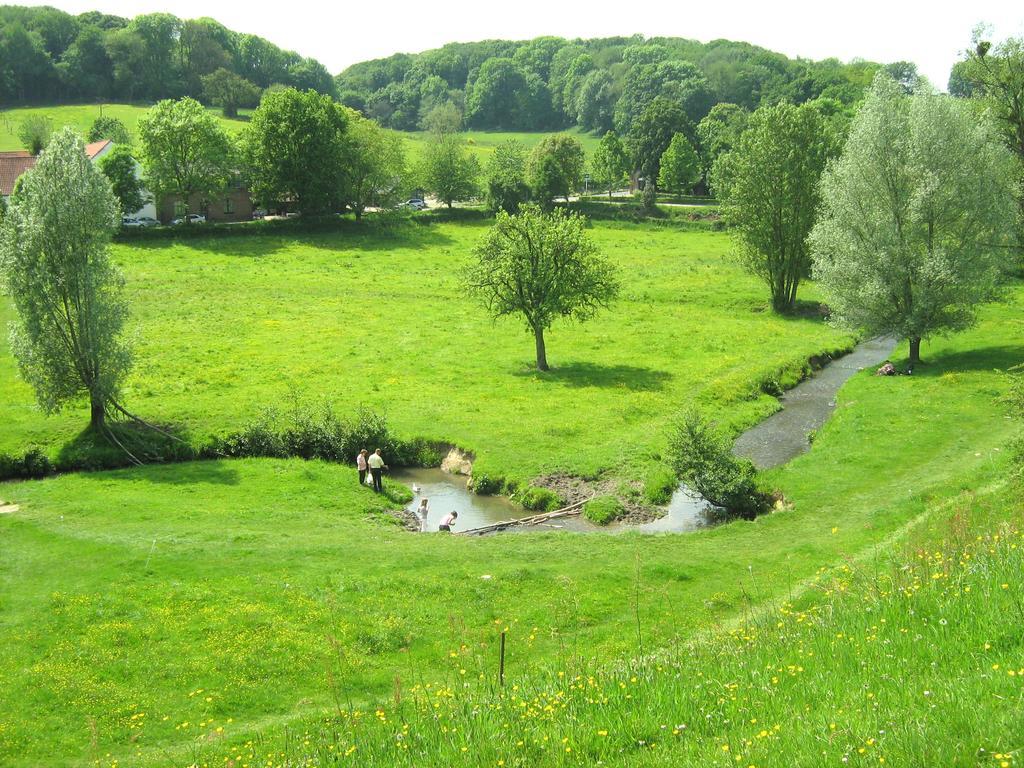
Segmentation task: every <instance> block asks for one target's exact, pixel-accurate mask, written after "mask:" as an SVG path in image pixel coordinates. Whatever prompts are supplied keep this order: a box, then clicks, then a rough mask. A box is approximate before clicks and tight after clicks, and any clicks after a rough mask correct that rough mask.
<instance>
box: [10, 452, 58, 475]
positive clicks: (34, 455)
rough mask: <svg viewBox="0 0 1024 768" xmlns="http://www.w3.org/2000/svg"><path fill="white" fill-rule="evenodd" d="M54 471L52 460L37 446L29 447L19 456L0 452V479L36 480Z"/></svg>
mask: <svg viewBox="0 0 1024 768" xmlns="http://www.w3.org/2000/svg"><path fill="white" fill-rule="evenodd" d="M55 471H56V467H54V465H53V462H51V461H50V458H49V457H48V456H47V455H46V454H45V453H43V452H42V451H41V450H39V449H38V448H29V449H28V450H27V451H25V453H24V454H22V455H21V456H10V455H8V454H6V453H0V480H38V479H39V478H41V477H46V476H47V475H52V474H53V473H54V472H55Z"/></svg>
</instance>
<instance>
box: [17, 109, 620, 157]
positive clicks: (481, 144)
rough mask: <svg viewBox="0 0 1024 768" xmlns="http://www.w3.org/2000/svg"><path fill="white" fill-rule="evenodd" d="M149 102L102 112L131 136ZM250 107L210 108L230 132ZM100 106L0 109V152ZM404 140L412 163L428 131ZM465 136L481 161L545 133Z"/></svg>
mask: <svg viewBox="0 0 1024 768" xmlns="http://www.w3.org/2000/svg"><path fill="white" fill-rule="evenodd" d="M147 109H148V106H144V105H140V106H136V105H131V104H104V105H103V107H102V114H103V115H105V116H107V117H116V118H118V119H119V120H121V121H122V122H123V123H124V124H125V126H126V127H127V128H128V130H129V131H130V132H131V134H132V135H133V136H135V135H137V134H136V131H137V126H138V122H139V118H140V117H141V116H142V115H144V114H145V113H146V110H147ZM250 111H251V110H241V112H240V116H239V118H237V119H232V118H225V117H222V116H221V111H220V110H219V109H217V108H213V107H211V108H210V112H212V113H213V114H215V115H216V116H217V117H218V118H219V120H220V123H221V125H223V126H224V128H225V129H226V130H227V131H228V132H229V133H238V132H239V131H241V130H242V128H243V127H244V126H245V123H246V116H247V113H248V112H250ZM100 113H101V108H100V105H98V104H80V105H61V106H52V107H19V108H15V109H7V110H3V111H0V152H6V151H9V150H14V149H22V146H21V140H20V139H19V138H18V129H19V127H20V126H21V122H22V120H24V119H25V118H26V117H27V116H29V115H45V116H46V117H49V118H50V119H51V120H53V123H54V126H55V127H57V128H59V127H61V126H64V125H71V126H73V127H74V128H75V129H77V130H78V131H80V132H81V133H83V134H84V133H86V132H87V131H88V130H89V126H90V125H92V122H93V120H95V119H96V118H97V117H99V116H100ZM568 133H570V134H571V135H573V136H575V137H576V138H577V139H579V140H580V142H581V143H582V144H583V148H584V150H585V151H586V153H587V156H588V157H589V156H590V154H591V153H592V152H593V151H594V149H595V148H596V147H597V143H598V141H599V140H600V137H597V136H591V135H590V134H588V133H585V132H583V131H580V130H578V129H572V130H571V131H568ZM400 135H401V136H403V137H404V138H405V141H406V153H407V155H406V159H407V160H408V161H409V163H410V164H412V163H415V162H416V161H417V160H418V159H419V157H420V156H421V155H422V153H423V147H424V145H425V143H426V141H427V134H425V133H421V132H416V133H404V132H403V133H401V134H400ZM462 135H463V136H464V137H465V140H466V145H467V146H468V147H469V149H470V151H471V152H472V153H473V154H474V155H476V156H477V158H478V159H479V160H480V162H481V163H482V162H484V161H485V160H486V159H487V158H488V157H489V156H490V154H491V153H492V152H493V151H494V148H495V147H496V146H498V145H499V144H500V143H502V142H503V141H506V140H507V139H517V140H519V141H521V142H522V143H523V145H524V146H526V147H527V148H532V147H534V146H536V144H537V143H538V142H540V140H541V139H542V138H544V137H545V136H547V135H548V134H546V133H501V132H496V131H467V132H466V133H464V134H462Z"/></svg>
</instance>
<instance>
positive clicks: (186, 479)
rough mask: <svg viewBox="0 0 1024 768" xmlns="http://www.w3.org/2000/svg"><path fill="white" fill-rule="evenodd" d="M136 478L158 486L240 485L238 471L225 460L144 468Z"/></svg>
mask: <svg viewBox="0 0 1024 768" xmlns="http://www.w3.org/2000/svg"><path fill="white" fill-rule="evenodd" d="M134 476H135V477H138V478H139V479H141V480H146V481H147V482H150V483H154V484H157V485H200V484H206V485H238V484H239V483H240V480H239V475H238V470H237V469H235V467H233V466H231V462H230V461H229V460H225V459H214V460H205V461H193V462H189V463H188V464H161V465H159V466H151V467H144V468H142V469H140V470H137V471H136V472H135V475H134Z"/></svg>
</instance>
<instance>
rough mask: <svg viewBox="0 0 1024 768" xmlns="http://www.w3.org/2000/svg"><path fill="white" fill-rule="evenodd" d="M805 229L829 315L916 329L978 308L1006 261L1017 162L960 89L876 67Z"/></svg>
mask: <svg viewBox="0 0 1024 768" xmlns="http://www.w3.org/2000/svg"><path fill="white" fill-rule="evenodd" d="M822 191H823V203H824V205H823V212H822V217H821V220H820V221H819V222H818V223H817V225H815V227H814V231H813V233H812V235H811V237H810V244H811V248H812V250H813V253H814V275H815V278H816V279H817V280H818V282H819V284H820V286H821V288H822V290H823V292H824V293H825V296H826V299H827V301H828V303H829V306H830V308H831V309H832V312H833V316H834V317H835V318H836V319H837V320H839V321H840V322H842V323H844V324H846V325H849V326H851V327H854V328H863V329H865V330H866V331H867V332H869V333H878V334H880V333H886V334H892V335H895V336H897V337H899V338H903V339H908V340H909V341H910V362H911V364H916V363H918V362H919V360H920V350H921V340H922V339H926V338H928V337H929V336H931V335H934V334H942V333H947V332H950V331H956V330H960V329H963V328H966V327H968V326H970V325H971V324H972V323H973V322H974V320H975V314H976V312H977V308H978V304H979V303H980V302H982V301H985V300H986V299H990V298H992V297H993V295H994V293H995V290H996V287H997V283H998V279H999V276H1000V270H1001V267H1002V266H1003V265H1005V264H1006V263H1007V262H1008V257H1009V254H1010V252H1011V249H1010V245H1011V243H1012V240H1013V228H1014V223H1015V213H1016V211H1015V202H1014V193H1015V191H1016V189H1015V168H1014V162H1013V158H1012V157H1011V156H1010V154H1009V152H1008V151H1007V150H1006V148H1005V147H1004V146H1003V145H1002V144H1001V143H1000V142H999V140H998V138H997V137H996V135H995V131H994V130H993V129H992V127H991V125H990V124H989V123H988V121H987V120H986V119H979V118H978V116H977V115H975V114H973V113H972V111H971V110H970V109H969V107H968V106H967V105H966V104H964V103H963V102H962V101H958V100H956V99H953V98H952V97H947V96H941V95H937V94H935V93H928V92H925V91H923V90H922V89H920V88H919V89H918V90H917V92H916V93H915V95H913V96H909V95H907V94H906V93H905V92H904V90H903V89H902V88H900V86H899V85H897V84H896V83H895V82H893V80H892V79H891V78H889V77H888V76H887V75H885V74H884V73H883V74H879V75H878V76H876V78H875V81H874V84H873V86H872V88H871V91H870V93H869V94H868V97H867V100H866V101H865V102H864V105H863V106H862V107H861V109H860V112H859V113H858V114H857V117H856V118H855V119H854V122H853V125H852V127H851V130H850V137H849V139H848V140H847V142H846V147H845V149H844V150H843V154H842V156H841V157H840V158H839V160H838V161H837V162H835V163H834V164H832V165H831V166H830V167H829V169H828V171H826V173H825V175H824V178H823V179H822Z"/></svg>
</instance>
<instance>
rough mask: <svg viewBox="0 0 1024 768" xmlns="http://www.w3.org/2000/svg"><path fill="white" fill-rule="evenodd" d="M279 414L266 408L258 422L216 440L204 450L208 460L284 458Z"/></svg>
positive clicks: (285, 454)
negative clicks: (226, 457)
mask: <svg viewBox="0 0 1024 768" xmlns="http://www.w3.org/2000/svg"><path fill="white" fill-rule="evenodd" d="M278 420H279V416H278V412H277V410H276V409H274V408H265V409H264V410H262V411H261V412H260V414H259V415H258V416H257V417H256V420H255V421H253V422H251V423H249V424H248V425H246V426H244V427H242V429H241V430H239V431H238V432H233V433H231V434H229V435H227V436H226V437H223V438H219V439H215V440H214V441H213V442H212V443H211V444H210V446H208V447H207V448H205V449H203V455H204V456H205V457H206V458H213V457H215V456H218V455H222V456H230V457H232V458H244V457H265V458H284V457H285V456H287V453H286V452H285V443H284V438H283V436H282V435H281V432H280V429H279V428H278Z"/></svg>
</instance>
